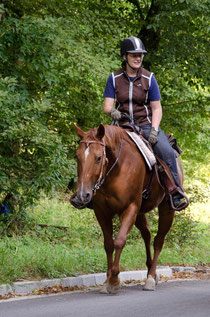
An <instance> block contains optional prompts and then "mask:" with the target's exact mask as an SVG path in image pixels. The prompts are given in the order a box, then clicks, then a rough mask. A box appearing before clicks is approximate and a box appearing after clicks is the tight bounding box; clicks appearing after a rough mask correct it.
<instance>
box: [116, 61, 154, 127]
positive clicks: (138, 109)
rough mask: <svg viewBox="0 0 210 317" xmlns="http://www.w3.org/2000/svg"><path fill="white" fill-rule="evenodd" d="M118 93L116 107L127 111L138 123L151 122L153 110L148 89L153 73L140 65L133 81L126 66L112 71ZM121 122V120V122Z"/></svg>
mask: <svg viewBox="0 0 210 317" xmlns="http://www.w3.org/2000/svg"><path fill="white" fill-rule="evenodd" d="M112 77H113V83H114V87H115V93H116V101H117V102H116V107H117V109H118V110H119V111H121V112H125V113H127V114H128V115H129V116H130V118H131V120H132V121H133V122H134V121H135V122H136V123H138V125H144V124H149V123H151V121H152V120H151V118H152V111H151V107H150V105H149V102H148V90H149V87H150V83H151V77H152V73H151V72H149V71H147V70H146V69H144V68H142V67H140V68H139V69H138V73H137V76H136V78H135V79H134V80H133V81H131V80H130V79H129V77H128V75H127V73H126V71H125V69H124V68H121V69H119V70H117V71H115V72H114V73H112ZM119 124H120V122H119Z"/></svg>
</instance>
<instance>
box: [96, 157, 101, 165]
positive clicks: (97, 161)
mask: <svg viewBox="0 0 210 317" xmlns="http://www.w3.org/2000/svg"><path fill="white" fill-rule="evenodd" d="M101 158H102V156H98V157H97V158H96V164H98V163H100V161H101Z"/></svg>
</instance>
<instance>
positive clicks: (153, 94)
mask: <svg viewBox="0 0 210 317" xmlns="http://www.w3.org/2000/svg"><path fill="white" fill-rule="evenodd" d="M148 99H149V100H150V101H156V100H160V99H161V95H160V90H159V86H158V83H157V80H156V78H155V76H154V75H153V74H152V78H151V85H150V87H149V90H148Z"/></svg>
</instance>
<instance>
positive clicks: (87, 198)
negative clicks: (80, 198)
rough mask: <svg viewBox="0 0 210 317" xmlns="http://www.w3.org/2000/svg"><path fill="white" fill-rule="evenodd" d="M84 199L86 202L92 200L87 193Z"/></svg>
mask: <svg viewBox="0 0 210 317" xmlns="http://www.w3.org/2000/svg"><path fill="white" fill-rule="evenodd" d="M84 198H85V200H86V201H88V200H89V199H90V193H86V194H85V195H84Z"/></svg>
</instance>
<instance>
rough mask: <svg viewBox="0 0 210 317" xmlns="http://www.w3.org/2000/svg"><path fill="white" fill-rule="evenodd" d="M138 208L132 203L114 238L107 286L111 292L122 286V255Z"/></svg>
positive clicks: (125, 212)
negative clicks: (112, 258)
mask: <svg viewBox="0 0 210 317" xmlns="http://www.w3.org/2000/svg"><path fill="white" fill-rule="evenodd" d="M137 210H138V208H137V205H136V204H135V203H132V204H130V205H129V207H128V208H127V209H126V210H125V211H124V212H123V214H122V215H121V217H120V220H121V226H120V230H119V232H118V234H117V236H116V238H115V240H114V248H115V258H114V262H113V265H112V269H111V277H110V279H109V284H108V287H107V290H108V292H109V293H116V291H117V290H118V289H119V287H120V279H119V277H118V275H119V273H120V256H121V253H122V250H123V248H124V246H125V244H126V239H127V235H128V233H129V232H130V230H131V229H132V227H133V225H134V223H135V221H136V215H137Z"/></svg>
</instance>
